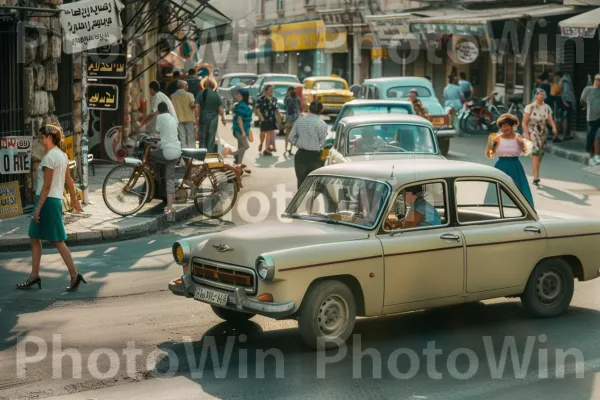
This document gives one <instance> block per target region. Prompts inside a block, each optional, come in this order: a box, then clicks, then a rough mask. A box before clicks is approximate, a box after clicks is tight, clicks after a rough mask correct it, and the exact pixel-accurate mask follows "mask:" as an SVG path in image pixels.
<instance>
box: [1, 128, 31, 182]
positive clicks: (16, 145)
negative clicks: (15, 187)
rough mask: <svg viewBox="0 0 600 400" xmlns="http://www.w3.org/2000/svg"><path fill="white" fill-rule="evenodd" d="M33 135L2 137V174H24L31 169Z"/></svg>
mask: <svg viewBox="0 0 600 400" xmlns="http://www.w3.org/2000/svg"><path fill="white" fill-rule="evenodd" d="M32 148H33V137H32V136H6V137H2V138H0V174H24V173H27V172H30V171H31V151H32Z"/></svg>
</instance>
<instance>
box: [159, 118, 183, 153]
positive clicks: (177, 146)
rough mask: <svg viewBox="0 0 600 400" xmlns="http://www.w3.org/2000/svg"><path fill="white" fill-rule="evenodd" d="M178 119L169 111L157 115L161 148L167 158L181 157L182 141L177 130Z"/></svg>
mask: <svg viewBox="0 0 600 400" xmlns="http://www.w3.org/2000/svg"><path fill="white" fill-rule="evenodd" d="M177 125H178V123H177V120H176V119H175V118H173V116H172V115H171V114H169V113H164V114H160V115H158V117H156V131H157V132H158V133H160V149H161V150H162V152H163V156H165V159H166V160H169V161H170V160H175V159H177V158H179V157H181V142H180V141H179V135H178V131H177Z"/></svg>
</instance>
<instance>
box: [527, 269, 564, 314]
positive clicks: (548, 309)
mask: <svg viewBox="0 0 600 400" xmlns="http://www.w3.org/2000/svg"><path fill="white" fill-rule="evenodd" d="M574 290H575V277H574V276H573V270H572V269H571V267H570V266H569V264H567V263H566V262H565V261H564V260H562V259H560V258H552V259H548V260H544V261H542V262H541V263H539V264H538V265H537V266H536V267H535V269H534V270H533V272H532V273H531V276H530V277H529V281H528V282H527V286H526V287H525V291H524V292H523V294H522V295H521V303H522V304H523V306H524V307H525V309H526V310H527V311H528V312H529V313H530V314H532V315H533V316H535V317H540V318H551V317H556V316H558V315H560V314H562V313H564V312H565V311H566V310H567V308H569V304H571V299H572V298H573V292H574Z"/></svg>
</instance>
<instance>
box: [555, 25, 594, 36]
mask: <svg viewBox="0 0 600 400" xmlns="http://www.w3.org/2000/svg"><path fill="white" fill-rule="evenodd" d="M560 34H561V35H562V36H564V37H568V38H579V37H581V38H585V39H591V38H593V37H594V35H595V34H596V28H583V27H574V26H561V27H560Z"/></svg>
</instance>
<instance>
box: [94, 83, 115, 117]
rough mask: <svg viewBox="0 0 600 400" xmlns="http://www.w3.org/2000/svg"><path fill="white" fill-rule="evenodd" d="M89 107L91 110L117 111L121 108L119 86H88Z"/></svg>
mask: <svg viewBox="0 0 600 400" xmlns="http://www.w3.org/2000/svg"><path fill="white" fill-rule="evenodd" d="M86 99H87V105H88V109H90V110H105V111H110V110H116V109H117V108H119V87H118V86H117V85H101V84H93V85H92V84H88V85H87V96H86Z"/></svg>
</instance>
